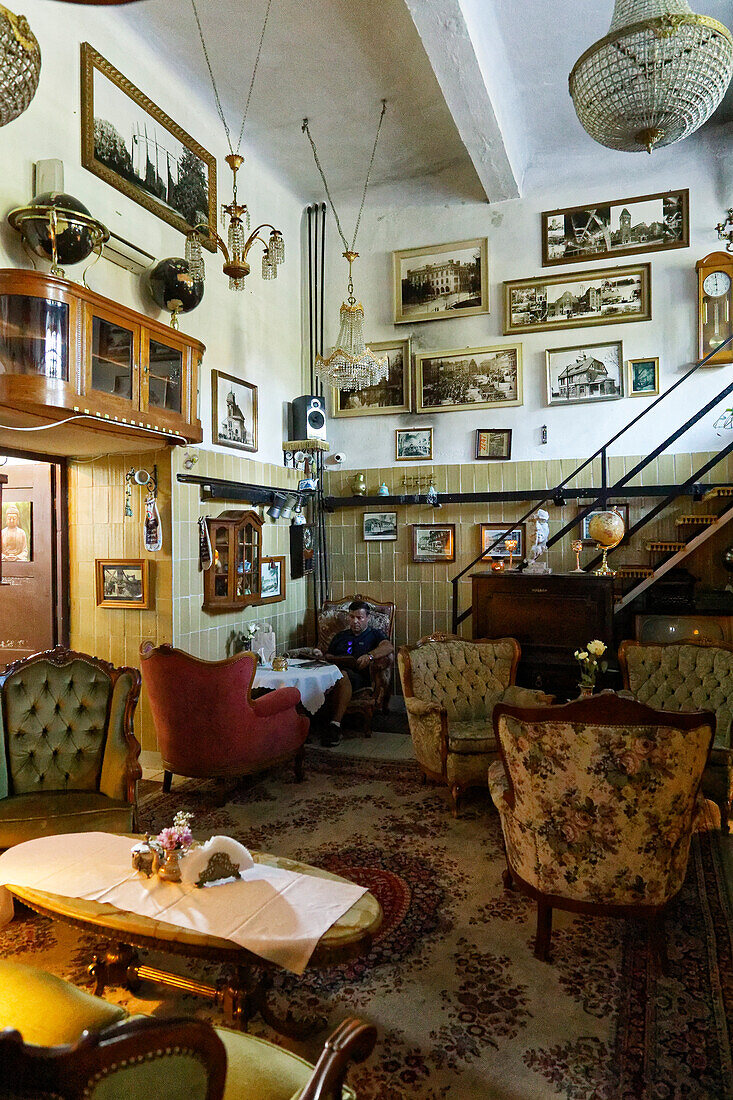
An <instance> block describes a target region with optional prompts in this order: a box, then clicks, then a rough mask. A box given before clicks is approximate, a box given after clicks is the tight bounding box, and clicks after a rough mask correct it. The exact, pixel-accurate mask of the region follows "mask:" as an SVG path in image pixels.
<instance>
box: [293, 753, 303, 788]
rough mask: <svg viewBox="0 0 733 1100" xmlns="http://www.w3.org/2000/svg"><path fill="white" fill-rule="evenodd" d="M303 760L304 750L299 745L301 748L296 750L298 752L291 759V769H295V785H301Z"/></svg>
mask: <svg viewBox="0 0 733 1100" xmlns="http://www.w3.org/2000/svg"><path fill="white" fill-rule="evenodd" d="M304 758H305V749H304V748H303V747H302V745H301V747H300V748H299V749H298V751H297V752H296V754H295V758H294V759H293V767H294V769H295V782H296V783H302V782H303V777H304V773H303V760H304Z"/></svg>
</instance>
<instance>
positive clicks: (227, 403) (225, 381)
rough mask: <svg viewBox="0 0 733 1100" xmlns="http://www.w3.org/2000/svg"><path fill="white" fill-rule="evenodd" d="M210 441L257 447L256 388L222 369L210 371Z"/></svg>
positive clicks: (239, 447) (240, 448)
mask: <svg viewBox="0 0 733 1100" xmlns="http://www.w3.org/2000/svg"><path fill="white" fill-rule="evenodd" d="M211 442H212V443H218V444H219V446H220V447H232V448H234V450H237V451H256V450H257V387H256V386H254V385H253V384H252V383H251V382H245V381H244V379H242V378H235V377H234V375H232V374H224V372H223V371H220V370H212V372H211Z"/></svg>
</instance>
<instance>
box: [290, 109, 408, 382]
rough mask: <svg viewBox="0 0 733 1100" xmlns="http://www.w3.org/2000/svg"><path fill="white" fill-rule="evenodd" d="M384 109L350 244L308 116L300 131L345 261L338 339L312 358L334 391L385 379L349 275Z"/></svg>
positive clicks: (384, 362)
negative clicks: (345, 292)
mask: <svg viewBox="0 0 733 1100" xmlns="http://www.w3.org/2000/svg"><path fill="white" fill-rule="evenodd" d="M386 110H387V103H386V101H385V100H382V111H381V114H380V116H379V125H378V126H377V134H376V137H375V138H374V147H373V148H372V157H371V160H370V161H369V168H368V169H367V174H366V179H365V180H364V193H363V194H362V197H361V206H360V207H359V214H358V217H357V219H356V226H355V227H354V239H353V241H352V242H351V247H349V243H348V241H347V240H346V237H345V236H344V232H343V230H342V228H341V222H340V221H339V216H338V214H337V213H336V207H335V206H334V205H333V199H332V198H331V192H330V191H329V189H328V184H327V183H326V176H325V174H324V171H323V168H322V167H321V162H320V160H319V159H318V153H317V152H316V146H315V142H314V141H313V138H312V137H311V132H310V128H309V126H308V119H307V118H304V119H303V127H302V129H303V132H304V133H305V134H307V135H308V141H309V142H310V143H311V148H312V150H313V158H314V160H315V162H316V168H317V169H318V171H319V172H320V175H321V179H322V180H323V186H324V188H325V191H326V195H327V197H328V201H329V204H330V206H331V210H332V212H333V216H334V218H335V219H336V227H337V228H338V231H339V236H340V237H341V240H342V241H343V245H344V252H343V256H344V257H345V258H346V260H348V263H349V282H348V287H347V289H348V300H347V301H346V302H342V303H341V312H340V326H339V334H338V339H337V341H336V347H335V348H334V349H333V351H332V352H331V354H330V355H329V356H328V358H327V359H324V358H323V357H322V356H320V355H317V356H316V361H315V371H316V374H317V375H318V377H319V378H320V379H321V381H322V382H323V384H324V386H333V387H334V388H335V389H337V390H360V389H363V388H364V387H365V386H375V385H377V383H378V382H382V381H384V380H385V379H386V378H387V375H388V373H389V359H388V357H387V356H386V355H385V356H384V357H383V358H382V359H378V358H377V356H376V355H374V353H373V352H372V350H371V348H368V347H367V345H366V342H365V340H364V307H363V305H362V304H361V302H357V300H356V298H355V297H354V282H353V278H352V274H351V265H352V264H353V262H354V260H356V259H357V258H358V256H359V253H358V252H355V251H354V249H355V247H356V237H357V234H358V232H359V225H360V223H361V215H362V212H363V210H364V202H365V200H366V193H367V187H368V186H369V177H370V175H371V172H372V165H373V164H374V156H375V154H376V152H377V142H378V141H379V132H380V130H381V129H382V120H383V119H384V115H385V112H386Z"/></svg>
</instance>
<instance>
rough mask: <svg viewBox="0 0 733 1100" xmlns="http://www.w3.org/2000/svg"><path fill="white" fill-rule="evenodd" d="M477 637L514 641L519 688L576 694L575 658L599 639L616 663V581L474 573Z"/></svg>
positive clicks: (563, 695) (587, 576)
mask: <svg viewBox="0 0 733 1100" xmlns="http://www.w3.org/2000/svg"><path fill="white" fill-rule="evenodd" d="M471 583H472V596H473V637H474V638H502V637H511V638H516V639H517V641H518V642H519V644H520V646H521V647H522V659H521V661H520V663H519V670H518V673H517V683H519V684H522V685H523V686H525V687H541V688H542V689H543V690H545V691H548V692H551V693H552V694H554V695H556V696H557V697H558V700H561V699H566V698H574V697H575V696H577V694H578V678H579V669H578V663H577V661H576V660H575V658H574V656H573V654H574V652H575V650H576V649H582V648H583V647H584V646H585V644H586V643H587V642H589V641H590V640H591V638H599V639H600V640H601V641H602V642H605V643H606V645H607V646H608V649H609V658H610V659H611V660H612V662H613V663H615V651H614V637H613V577H597V576H595V574H592V573H547V574H544V575H539V574H529V573H490V572H482V573H474V574H472V576H471Z"/></svg>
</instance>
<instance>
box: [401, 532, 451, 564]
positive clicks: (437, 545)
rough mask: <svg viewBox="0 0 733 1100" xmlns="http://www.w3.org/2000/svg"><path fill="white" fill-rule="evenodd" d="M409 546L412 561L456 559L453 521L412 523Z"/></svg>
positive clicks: (435, 561)
mask: <svg viewBox="0 0 733 1100" xmlns="http://www.w3.org/2000/svg"><path fill="white" fill-rule="evenodd" d="M411 529H412V534H411V542H410V546H411V549H412V560H413V562H426V563H430V562H433V563H437V562H453V561H455V560H456V525H455V523H413V524H411Z"/></svg>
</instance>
